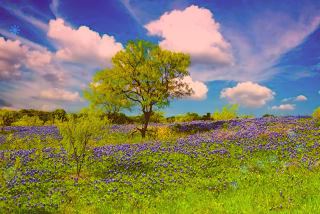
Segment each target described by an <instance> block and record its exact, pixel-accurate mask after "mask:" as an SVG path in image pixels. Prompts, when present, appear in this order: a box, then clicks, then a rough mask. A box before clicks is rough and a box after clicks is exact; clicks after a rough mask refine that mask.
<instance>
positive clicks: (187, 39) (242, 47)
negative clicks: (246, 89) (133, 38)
mask: <svg viewBox="0 0 320 214" xmlns="http://www.w3.org/2000/svg"><path fill="white" fill-rule="evenodd" d="M302 11H304V10H302ZM319 24H320V16H319V15H317V14H304V13H300V14H297V15H296V16H289V15H288V14H285V13H281V12H275V11H272V12H270V11H268V10H265V11H262V12H261V13H258V14H257V15H256V16H253V17H252V19H249V20H248V21H245V22H243V23H242V22H241V24H238V22H229V23H228V24H227V25H224V26H222V27H223V31H222V30H221V28H222V27H221V25H220V24H219V23H218V22H217V21H216V20H215V19H214V18H213V16H212V12H211V11H209V10H207V9H205V8H199V7H197V6H194V5H193V6H190V7H188V8H186V9H184V10H173V11H171V12H166V13H164V14H163V15H162V16H161V17H160V18H159V19H158V20H155V21H152V22H150V23H148V24H147V25H145V27H146V28H147V30H148V32H149V34H150V35H157V36H160V37H162V38H163V39H162V41H160V45H161V46H162V47H164V48H167V49H170V50H175V51H183V52H186V53H190V55H191V57H192V64H191V67H190V73H191V76H192V78H193V79H196V80H201V81H211V80H232V81H237V82H242V81H254V82H260V81H262V80H268V79H270V78H271V77H272V76H274V75H275V74H277V73H279V72H282V71H283V69H279V67H278V66H274V65H276V64H277V62H279V59H280V58H281V56H282V55H283V54H284V53H286V52H288V51H290V50H291V49H292V48H294V47H296V46H298V45H299V44H301V43H302V42H303V41H304V40H305V38H306V37H307V36H308V35H310V33H312V32H313V31H314V30H315V29H317V27H318V26H319ZM283 26H286V27H285V28H284V27H283ZM222 32H223V34H222ZM274 38H277V39H276V40H275V39H274ZM296 78H300V77H299V76H297V77H296Z"/></svg>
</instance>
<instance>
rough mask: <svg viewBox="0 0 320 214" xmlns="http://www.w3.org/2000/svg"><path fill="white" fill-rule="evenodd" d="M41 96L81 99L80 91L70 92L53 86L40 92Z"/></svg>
mask: <svg viewBox="0 0 320 214" xmlns="http://www.w3.org/2000/svg"><path fill="white" fill-rule="evenodd" d="M39 97H40V98H44V99H49V100H58V101H70V102H75V101H80V100H81V98H80V95H79V92H70V91H66V90H63V89H59V88H52V89H47V90H43V91H41V92H40V95H39Z"/></svg>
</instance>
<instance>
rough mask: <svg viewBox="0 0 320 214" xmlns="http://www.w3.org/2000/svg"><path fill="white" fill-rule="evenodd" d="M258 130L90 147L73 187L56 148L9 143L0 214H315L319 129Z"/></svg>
mask: <svg viewBox="0 0 320 214" xmlns="http://www.w3.org/2000/svg"><path fill="white" fill-rule="evenodd" d="M259 124H260V122H259V123H258V122H256V121H254V120H253V121H251V122H246V121H244V122H243V123H242V125H243V126H242V125H239V126H234V127H233V126H230V125H229V126H227V127H225V126H223V127H221V128H219V129H217V130H211V131H208V132H202V133H198V134H193V135H188V134H182V133H175V134H174V135H172V133H171V135H170V136H171V137H170V139H168V138H165V139H166V140H165V141H162V142H158V141H159V139H158V138H157V139H153V138H149V139H145V140H143V141H142V139H141V138H140V137H139V136H138V135H137V136H133V137H132V138H130V137H129V136H128V134H123V133H122V134H121V133H114V134H111V135H109V136H108V137H106V138H105V139H102V140H101V141H100V142H95V143H94V144H93V145H92V149H94V148H95V149H94V150H92V151H91V153H90V155H89V156H88V157H87V159H86V164H85V167H84V170H83V172H82V173H81V177H80V178H79V179H76V176H75V171H74V162H73V161H72V159H70V157H69V156H68V151H64V150H61V145H60V144H59V140H57V139H51V140H48V139H49V138H48V139H45V140H44V139H40V138H27V139H15V138H13V139H11V140H10V141H8V142H5V143H3V144H2V145H0V146H1V147H0V168H1V173H0V175H1V176H0V185H1V186H0V213H270V212H276V213H317V212H318V210H319V209H320V196H319V191H320V182H319V180H320V162H319V160H318V153H319V152H320V147H319V146H317V143H320V130H319V128H317V127H316V126H315V125H314V122H313V121H312V120H311V119H299V120H294V121H292V122H290V121H289V122H288V121H285V122H283V121H276V122H275V121H266V122H265V123H262V125H261V124H260V125H259ZM258 126H259V128H258V134H256V135H255V136H252V133H255V132H256V131H257V130H253V128H255V127H258ZM247 130H249V132H248V133H247V134H246V131H247ZM251 130H252V131H251ZM259 130H260V131H259ZM261 130H262V131H261ZM292 130H294V131H293V132H294V134H295V135H294V138H293V137H292V136H288V135H287V133H288V132H289V131H292ZM161 133H162V134H163V135H165V132H163V130H162V132H161ZM273 133H276V134H278V135H276V136H277V137H272V136H273V135H272V134H273ZM205 139H211V141H210V140H209V141H206V140H205ZM123 143H125V145H124V144H123ZM106 144H107V145H110V144H111V146H107V147H105V145H106ZM101 146H102V147H101ZM49 147H50V148H51V149H50V148H49ZM31 149H35V150H32V152H30V151H31Z"/></svg>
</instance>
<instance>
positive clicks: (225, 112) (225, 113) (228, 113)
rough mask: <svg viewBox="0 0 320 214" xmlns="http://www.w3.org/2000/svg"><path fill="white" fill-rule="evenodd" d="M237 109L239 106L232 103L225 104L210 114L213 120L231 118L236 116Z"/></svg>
mask: <svg viewBox="0 0 320 214" xmlns="http://www.w3.org/2000/svg"><path fill="white" fill-rule="evenodd" d="M238 109H239V106H238V105H236V104H234V105H226V106H224V107H223V108H222V110H221V111H215V112H214V113H213V114H212V119H213V120H232V119H236V118H237V117H238Z"/></svg>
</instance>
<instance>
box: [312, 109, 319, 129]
mask: <svg viewBox="0 0 320 214" xmlns="http://www.w3.org/2000/svg"><path fill="white" fill-rule="evenodd" d="M312 117H313V118H314V119H315V120H316V121H317V124H318V125H319V126H320V107H318V108H316V109H315V110H314V112H313V114H312Z"/></svg>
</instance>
